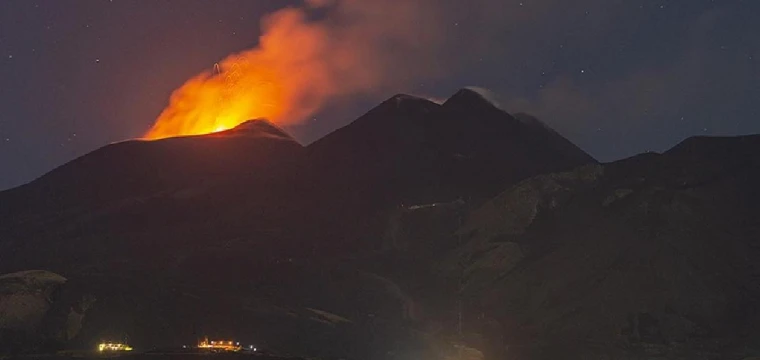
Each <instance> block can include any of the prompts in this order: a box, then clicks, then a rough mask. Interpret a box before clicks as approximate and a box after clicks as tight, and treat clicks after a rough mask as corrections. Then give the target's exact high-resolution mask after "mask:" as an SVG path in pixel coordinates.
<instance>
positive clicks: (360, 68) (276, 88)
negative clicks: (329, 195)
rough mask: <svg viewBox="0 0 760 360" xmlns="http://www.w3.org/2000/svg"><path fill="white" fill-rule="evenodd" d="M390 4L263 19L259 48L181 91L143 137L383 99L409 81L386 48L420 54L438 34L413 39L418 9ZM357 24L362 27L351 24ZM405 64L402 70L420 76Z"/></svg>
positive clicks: (323, 5) (333, 5) (317, 4)
mask: <svg viewBox="0 0 760 360" xmlns="http://www.w3.org/2000/svg"><path fill="white" fill-rule="evenodd" d="M390 2H392V3H394V4H385V3H380V4H373V3H372V2H364V1H358V0H344V1H340V2H330V1H308V2H307V3H306V4H305V5H304V6H303V7H300V8H296V7H291V8H285V9H282V10H279V11H277V12H274V13H272V14H270V15H268V16H266V17H264V18H263V19H262V35H261V37H260V39H259V42H258V45H257V47H255V48H253V49H250V50H246V51H243V52H241V53H238V54H233V55H230V56H228V57H227V58H226V59H224V60H222V61H220V62H219V63H218V64H215V65H214V67H213V68H211V67H210V68H209V70H207V71H205V72H203V73H201V74H199V75H197V76H195V77H193V78H192V79H190V80H188V81H187V82H186V83H185V84H184V85H182V86H181V87H180V88H178V89H177V90H175V91H174V93H173V94H172V96H171V99H170V101H169V105H168V106H167V107H166V108H165V109H164V110H163V112H161V114H160V115H159V117H158V119H157V120H156V122H155V123H154V125H153V126H152V127H151V129H150V130H149V131H148V132H147V133H146V134H145V136H144V137H145V138H147V139H158V138H165V137H171V136H178V135H195V134H205V133H210V132H216V131H222V130H226V129H230V128H232V127H235V126H236V125H238V124H240V123H242V122H244V121H246V120H249V119H253V118H266V119H268V120H270V121H272V122H275V123H278V124H280V125H287V124H292V123H294V122H298V121H301V120H303V119H305V118H307V117H308V116H309V115H311V114H313V113H314V112H315V111H317V110H319V108H320V107H321V106H322V105H323V104H324V103H325V101H327V100H328V99H332V98H335V97H338V96H341V95H346V94H352V95H354V94H363V93H364V94H366V93H369V92H371V91H377V92H382V91H383V90H385V89H383V87H386V88H388V87H396V86H397V85H399V84H400V83H402V82H405V81H408V76H405V74H403V73H402V72H401V71H399V70H397V69H398V66H396V65H394V64H398V62H399V61H398V60H399V55H397V54H394V52H391V51H386V50H388V49H386V48H384V47H383V44H388V43H393V44H394V47H397V48H400V49H401V50H402V51H403V50H404V49H405V48H409V49H412V50H411V51H408V52H406V54H414V49H416V47H418V44H420V43H425V41H426V40H428V39H427V38H426V37H427V36H428V35H426V34H432V31H431V32H415V34H416V35H410V34H409V31H407V30H408V26H409V25H406V24H415V25H414V26H416V27H419V26H420V25H419V24H420V21H416V22H415V21H412V20H414V17H415V14H417V13H419V9H418V7H417V5H415V4H414V3H409V2H406V1H401V0H398V1H396V0H393V1H390ZM388 5H394V6H388ZM315 10H321V11H322V15H321V16H316V15H315V13H314V12H315ZM389 11H392V12H393V16H390V14H389V13H388V12H389ZM325 14H328V15H325ZM356 18H360V19H362V21H360V22H357V21H349V20H348V19H356ZM423 23H424V22H423ZM405 61H407V64H406V66H404V68H405V70H404V71H417V70H418V69H414V68H413V66H412V65H410V63H409V58H406V59H405ZM427 67H428V68H429V66H427Z"/></svg>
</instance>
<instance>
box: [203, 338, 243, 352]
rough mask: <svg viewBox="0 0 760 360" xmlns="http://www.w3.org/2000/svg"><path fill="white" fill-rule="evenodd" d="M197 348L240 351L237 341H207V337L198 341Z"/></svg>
mask: <svg viewBox="0 0 760 360" xmlns="http://www.w3.org/2000/svg"><path fill="white" fill-rule="evenodd" d="M198 348H200V349H210V350H224V351H240V350H241V349H242V347H240V343H239V342H233V341H232V340H224V341H208V339H204V340H202V341H201V342H199V343H198Z"/></svg>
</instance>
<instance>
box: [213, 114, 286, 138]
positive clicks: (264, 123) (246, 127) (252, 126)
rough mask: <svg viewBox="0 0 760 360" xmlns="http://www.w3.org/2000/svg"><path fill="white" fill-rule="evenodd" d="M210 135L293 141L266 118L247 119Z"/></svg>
mask: <svg viewBox="0 0 760 360" xmlns="http://www.w3.org/2000/svg"><path fill="white" fill-rule="evenodd" d="M212 135H222V136H248V137H262V138H272V139H281V140H289V141H295V139H293V137H292V136H290V134H288V133H287V132H286V131H285V130H283V129H282V128H281V127H279V126H277V125H276V124H274V123H272V122H270V121H269V120H266V119H253V120H248V121H245V122H243V123H240V124H239V125H237V126H235V127H234V128H232V129H229V130H225V131H220V132H218V133H214V134H212Z"/></svg>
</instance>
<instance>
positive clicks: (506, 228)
mask: <svg viewBox="0 0 760 360" xmlns="http://www.w3.org/2000/svg"><path fill="white" fill-rule="evenodd" d="M758 154H760V136H747V137H738V138H692V139H689V140H686V141H685V142H683V143H681V144H679V145H678V146H676V147H675V148H673V149H672V150H670V151H668V152H666V153H664V154H654V153H652V154H644V155H640V156H637V157H633V158H630V159H626V160H622V161H618V162H614V163H610V164H605V165H589V166H584V167H580V168H577V169H575V170H574V171H572V172H565V173H556V174H548V175H541V176H538V177H535V178H531V179H528V180H525V181H522V182H520V183H519V184H517V185H515V186H513V187H511V188H509V189H508V190H506V191H505V192H503V193H502V194H500V195H498V196H497V197H496V198H494V199H493V200H491V201H489V202H487V203H485V204H483V205H482V206H480V207H479V208H477V209H476V210H474V211H472V212H471V213H470V214H469V216H468V217H467V219H466V221H465V223H464V225H463V226H462V227H461V228H459V230H458V231H457V235H458V236H460V237H463V238H464V240H463V242H462V243H461V245H460V246H457V247H455V248H454V249H453V250H451V252H450V253H449V254H448V255H447V256H446V257H445V258H444V260H443V261H441V262H440V263H439V264H438V265H437V266H438V268H439V270H440V271H441V273H442V274H446V276H448V277H449V278H451V279H452V281H453V280H454V279H458V278H459V277H460V276H462V277H463V278H464V282H463V295H462V298H463V299H464V300H463V301H464V302H465V304H466V305H465V306H464V308H465V309H466V310H465V314H466V315H465V317H466V319H468V320H467V321H466V322H465V323H466V327H467V329H468V331H467V332H469V333H470V335H471V336H475V335H477V336H478V337H480V338H482V339H485V340H483V341H484V347H485V348H487V349H489V351H490V353H491V354H493V356H494V358H502V357H506V356H508V357H510V358H519V359H522V358H525V359H556V358H558V357H561V358H564V359H570V358H573V359H574V358H578V359H581V358H584V359H597V358H598V359H607V358H615V359H655V358H658V359H659V358H668V359H743V358H744V357H748V356H751V355H757V351H758V350H760V349H758V345H760V326H759V325H758V313H757V311H756V307H757V306H756V304H757V302H758V300H760V287H758V286H757V284H758V279H760V277H759V276H760V267H758V265H757V264H759V263H760V262H759V261H760V243H758V241H759V240H760V218H758V217H757V214H760V205H758V204H760V191H758V189H757V185H756V184H758V183H760V157H758ZM570 354H576V355H575V357H571V356H570Z"/></svg>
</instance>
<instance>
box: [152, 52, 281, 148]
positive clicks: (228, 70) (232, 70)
mask: <svg viewBox="0 0 760 360" xmlns="http://www.w3.org/2000/svg"><path fill="white" fill-rule="evenodd" d="M283 101H284V100H283V98H282V92H281V91H279V89H278V87H277V85H276V82H275V79H274V76H273V74H272V73H271V71H268V70H267V69H265V68H262V67H257V66H255V65H254V64H251V63H249V62H248V61H246V60H245V59H241V58H237V57H230V58H228V59H226V60H225V61H223V62H222V63H220V64H219V65H218V70H216V71H213V72H212V71H209V72H205V73H202V74H200V75H198V76H196V77H194V78H192V79H190V80H188V81H187V82H186V83H185V84H184V85H182V87H180V88H179V89H177V90H175V91H174V93H173V94H172V96H171V100H170V102H169V106H168V107H167V108H166V109H164V111H163V112H161V115H159V117H158V119H157V120H156V122H155V124H154V125H153V127H152V128H151V129H150V130H149V131H148V132H147V133H146V134H145V136H144V137H145V138H146V139H161V138H166V137H171V136H178V135H198V134H207V133H212V132H219V131H224V130H228V129H231V128H233V127H235V126H237V125H239V124H240V123H242V122H244V121H246V120H250V119H255V118H266V119H279V118H280V117H281V116H282V113H283V111H282V104H283Z"/></svg>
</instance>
